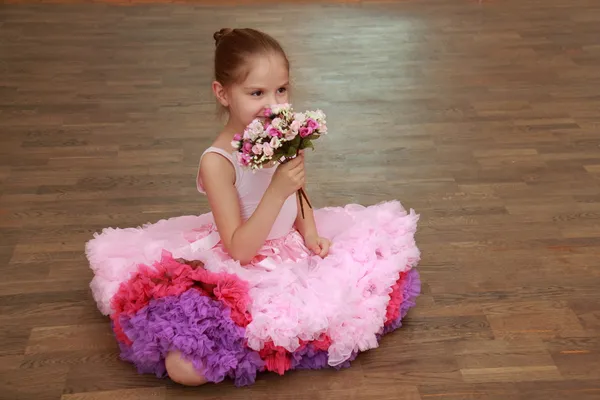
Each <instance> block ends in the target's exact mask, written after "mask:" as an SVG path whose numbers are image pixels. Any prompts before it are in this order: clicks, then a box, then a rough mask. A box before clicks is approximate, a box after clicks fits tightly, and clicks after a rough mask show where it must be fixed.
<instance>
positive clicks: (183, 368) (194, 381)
mask: <svg viewBox="0 0 600 400" xmlns="http://www.w3.org/2000/svg"><path fill="white" fill-rule="evenodd" d="M165 366H166V368H167V373H168V374H169V378H171V380H173V381H174V382H177V383H179V384H181V385H185V386H200V385H203V384H205V383H206V382H207V381H206V379H205V378H204V376H203V375H202V374H201V373H199V372H198V371H197V370H196V369H195V368H194V366H193V365H192V362H191V361H187V360H186V359H184V358H182V357H181V353H180V352H178V351H172V352H170V353H169V354H167V358H166V359H165Z"/></svg>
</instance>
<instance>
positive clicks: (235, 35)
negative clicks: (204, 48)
mask: <svg viewBox="0 0 600 400" xmlns="http://www.w3.org/2000/svg"><path fill="white" fill-rule="evenodd" d="M213 38H214V39H215V46H216V49H215V80H216V81H217V82H219V83H220V84H221V85H223V86H229V85H231V84H233V83H239V82H242V81H244V79H246V77H247V76H248V74H249V73H250V68H249V66H248V59H249V58H250V57H252V56H256V55H268V54H273V53H275V54H278V55H280V56H281V57H283V59H284V61H285V64H286V67H287V68H288V69H289V67H290V63H289V61H288V58H287V56H286V54H285V52H284V51H283V48H282V47H281V45H280V44H279V42H278V41H277V40H275V39H274V38H273V37H271V36H270V35H268V34H266V33H263V32H260V31H257V30H255V29H250V28H242V29H230V28H223V29H221V30H219V31H218V32H215V34H214V35H213Z"/></svg>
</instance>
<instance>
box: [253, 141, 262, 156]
mask: <svg viewBox="0 0 600 400" xmlns="http://www.w3.org/2000/svg"><path fill="white" fill-rule="evenodd" d="M262 151H263V146H262V144H260V143H256V144H255V145H254V146H252V152H253V153H254V154H256V155H259V154H260V153H262Z"/></svg>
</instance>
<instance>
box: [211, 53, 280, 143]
mask: <svg viewBox="0 0 600 400" xmlns="http://www.w3.org/2000/svg"><path fill="white" fill-rule="evenodd" d="M288 88H289V71H288V68H287V66H286V63H285V60H284V59H283V57H281V56H280V55H279V54H271V55H259V56H256V57H254V58H253V59H251V60H250V72H249V73H248V76H247V77H246V79H245V80H244V81H243V82H241V83H239V84H233V85H231V87H228V88H226V89H222V90H221V91H219V90H218V88H217V89H215V94H216V95H217V98H218V99H219V101H220V102H221V104H223V105H224V106H225V107H227V108H228V109H229V123H228V125H230V126H231V127H233V128H236V130H238V131H240V132H241V131H242V130H243V129H244V128H245V127H246V126H247V125H248V124H249V123H250V122H252V120H253V119H254V118H256V117H262V116H263V110H264V109H265V108H266V107H267V106H269V105H271V104H282V103H288V102H289V96H288Z"/></svg>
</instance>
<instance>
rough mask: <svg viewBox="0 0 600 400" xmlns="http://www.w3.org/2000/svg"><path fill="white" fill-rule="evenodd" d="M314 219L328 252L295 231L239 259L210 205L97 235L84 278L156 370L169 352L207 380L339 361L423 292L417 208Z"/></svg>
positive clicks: (129, 350)
mask: <svg viewBox="0 0 600 400" xmlns="http://www.w3.org/2000/svg"><path fill="white" fill-rule="evenodd" d="M315 220H316V223H317V227H318V229H319V233H320V234H321V235H322V236H324V237H327V238H329V239H330V240H331V241H332V247H331V251H330V254H329V256H328V257H326V258H325V259H321V258H320V257H318V256H315V255H313V254H312V253H311V252H310V251H309V250H308V249H307V248H306V247H305V246H304V243H303V239H302V237H301V236H300V235H299V234H298V233H297V232H296V231H291V232H290V233H289V234H288V235H286V236H284V237H282V238H280V239H276V240H272V241H268V242H267V243H266V244H265V246H264V247H263V248H262V249H261V250H260V251H259V254H258V256H257V257H256V258H255V259H254V260H253V261H252V263H251V264H250V265H247V266H241V265H240V264H239V263H238V262H236V261H234V260H232V259H231V258H230V257H229V256H228V255H227V253H226V252H225V250H224V249H223V247H222V245H221V243H220V242H219V238H218V233H217V232H216V229H215V227H214V224H213V222H212V217H211V216H210V215H208V214H207V215H203V216H199V217H179V218H173V219H170V220H163V221H159V222H158V223H156V224H153V225H146V226H144V227H141V228H137V229H133V228H130V229H123V230H120V229H108V230H105V231H103V233H102V234H100V235H96V237H95V238H94V239H93V240H92V241H90V242H89V243H88V245H87V248H86V251H87V254H88V258H89V260H90V264H91V266H92V269H93V270H94V274H95V277H94V280H93V281H92V284H91V287H92V290H93V294H94V298H95V299H96V301H97V303H98V307H99V309H100V310H101V311H102V312H103V313H105V314H109V315H110V316H111V318H112V319H113V323H114V330H115V334H116V335H117V338H118V340H119V341H120V344H121V347H122V352H123V357H124V358H125V359H126V360H129V361H131V362H133V363H135V364H136V365H137V366H138V369H139V370H140V371H141V372H151V373H155V374H157V375H159V376H163V375H164V374H165V371H164V358H165V356H166V354H167V353H168V352H169V351H175V350H176V351H180V352H181V353H182V354H183V355H184V356H186V357H187V358H188V359H189V360H191V361H192V363H193V365H194V366H195V367H196V368H197V370H198V372H199V373H201V374H203V375H204V376H205V377H206V378H207V380H209V381H213V382H219V381H220V380H222V379H224V378H225V377H230V378H232V379H234V380H235V382H236V384H238V385H246V384H250V383H252V382H253V381H254V379H255V377H256V373H257V372H259V371H261V370H267V371H273V372H276V373H280V374H283V373H285V371H288V370H293V369H319V368H324V367H334V368H343V367H346V366H348V365H349V363H350V361H352V360H353V359H354V358H355V357H356V356H357V354H358V353H359V352H361V351H366V350H368V349H371V348H374V347H377V346H378V341H379V339H380V338H381V335H383V334H386V333H389V332H391V331H392V330H394V329H397V328H398V327H400V326H401V323H402V319H403V318H404V316H405V315H406V312H407V310H408V309H409V308H410V307H412V306H414V301H415V298H416V296H417V295H418V293H419V291H420V280H419V276H418V273H417V271H416V270H415V269H413V267H415V266H416V264H417V263H418V261H419V250H418V249H417V247H416V245H415V241H414V233H415V231H416V225H417V221H418V216H417V215H416V214H415V213H414V212H413V211H412V210H411V212H410V213H409V212H406V211H405V210H404V209H403V208H402V207H401V205H400V203H398V202H388V203H382V204H379V205H375V206H371V207H363V206H359V205H350V206H346V207H343V208H341V207H338V208H327V209H320V210H315ZM186 260H191V261H186ZM170 321H172V322H170ZM199 326H202V327H203V328H202V329H201V331H202V332H201V333H200V331H199V330H198V329H199V328H198V327H199ZM219 331H223V332H224V333H223V338H221V339H219V338H218V337H217V336H218V333H216V332H219ZM190 343H195V344H194V345H191V344H190ZM217 348H218V349H217ZM213 353H214V356H210V354H213Z"/></svg>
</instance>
